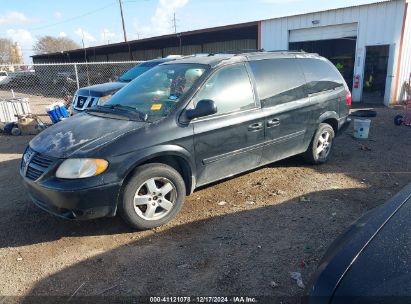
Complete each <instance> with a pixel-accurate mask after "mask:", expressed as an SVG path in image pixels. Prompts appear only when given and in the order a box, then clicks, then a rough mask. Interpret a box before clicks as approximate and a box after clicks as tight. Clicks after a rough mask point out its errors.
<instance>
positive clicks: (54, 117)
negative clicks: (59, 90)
mask: <svg viewBox="0 0 411 304" xmlns="http://www.w3.org/2000/svg"><path fill="white" fill-rule="evenodd" d="M46 110H47V114H48V115H49V116H50V119H51V121H52V122H53V123H56V122H59V121H60V113H59V110H58V107H56V106H55V104H52V105H49V106H47V107H46Z"/></svg>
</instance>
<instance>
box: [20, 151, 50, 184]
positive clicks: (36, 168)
mask: <svg viewBox="0 0 411 304" xmlns="http://www.w3.org/2000/svg"><path fill="white" fill-rule="evenodd" d="M54 161H55V159H54V158H51V157H49V156H46V155H43V154H40V153H37V152H36V151H34V150H33V149H31V148H30V147H28V148H27V149H26V152H24V155H23V161H22V163H21V169H22V170H23V173H24V176H26V177H27V178H28V179H31V180H37V179H38V178H40V176H42V175H43V174H44V173H45V172H46V171H47V170H48V169H49V168H50V166H51V165H52V164H53V163H54Z"/></svg>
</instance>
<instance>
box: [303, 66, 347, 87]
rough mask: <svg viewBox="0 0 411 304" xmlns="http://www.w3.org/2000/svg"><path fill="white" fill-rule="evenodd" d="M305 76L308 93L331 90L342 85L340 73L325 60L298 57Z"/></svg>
mask: <svg viewBox="0 0 411 304" xmlns="http://www.w3.org/2000/svg"><path fill="white" fill-rule="evenodd" d="M298 62H299V63H300V65H301V67H302V69H303V71H304V75H305V78H306V80H307V86H306V90H307V93H308V94H315V93H319V92H324V91H329V90H333V89H335V88H338V87H342V86H344V81H343V78H342V76H341V74H340V73H339V72H338V71H337V70H336V69H335V68H334V67H333V66H332V65H331V64H330V63H328V62H327V61H325V60H323V59H316V58H299V59H298Z"/></svg>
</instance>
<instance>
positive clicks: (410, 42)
mask: <svg viewBox="0 0 411 304" xmlns="http://www.w3.org/2000/svg"><path fill="white" fill-rule="evenodd" d="M403 37H404V38H403V39H404V40H403V47H402V56H401V57H402V58H401V67H400V73H399V77H398V95H397V96H398V98H397V99H398V100H405V99H406V98H407V96H406V94H405V90H404V83H405V81H409V79H410V76H411V2H410V1H408V9H407V18H406V23H405V30H404V36H403ZM410 97H411V96H410Z"/></svg>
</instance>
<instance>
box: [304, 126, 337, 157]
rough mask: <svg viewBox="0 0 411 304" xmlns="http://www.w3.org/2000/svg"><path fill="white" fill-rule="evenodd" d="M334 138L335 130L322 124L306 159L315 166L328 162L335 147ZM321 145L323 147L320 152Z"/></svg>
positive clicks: (306, 152)
mask: <svg viewBox="0 0 411 304" xmlns="http://www.w3.org/2000/svg"><path fill="white" fill-rule="evenodd" d="M327 134H328V135H327ZM334 137H335V133H334V129H333V128H332V127H331V126H330V125H329V124H326V123H321V124H320V126H319V127H318V129H317V131H316V132H315V134H314V136H313V138H312V139H311V143H310V145H309V147H308V149H307V151H305V153H304V159H305V160H306V161H307V162H308V163H310V164H313V165H320V164H323V163H325V162H327V161H328V159H329V158H330V155H331V152H332V148H333V146H334ZM320 138H321V139H320ZM320 145H322V150H321V152H318V149H319V148H320Z"/></svg>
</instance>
